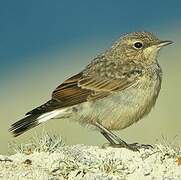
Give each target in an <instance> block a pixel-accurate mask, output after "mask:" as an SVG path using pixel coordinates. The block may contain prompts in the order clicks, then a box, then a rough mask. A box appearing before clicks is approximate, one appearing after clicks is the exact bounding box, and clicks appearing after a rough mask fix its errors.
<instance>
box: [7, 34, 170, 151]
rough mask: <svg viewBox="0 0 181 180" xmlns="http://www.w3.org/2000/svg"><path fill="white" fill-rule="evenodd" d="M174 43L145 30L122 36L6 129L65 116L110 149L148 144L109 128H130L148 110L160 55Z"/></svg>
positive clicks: (157, 87) (159, 72)
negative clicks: (98, 135)
mask: <svg viewBox="0 0 181 180" xmlns="http://www.w3.org/2000/svg"><path fill="white" fill-rule="evenodd" d="M172 43H173V42H172V41H170V40H166V41H162V40H160V39H158V38H157V37H156V36H155V35H154V34H153V33H151V32H147V31H138V32H131V33H128V34H125V35H123V36H121V37H120V38H119V39H118V40H117V41H116V42H114V43H113V44H112V46H111V47H110V48H109V49H106V50H105V51H104V52H103V53H100V54H99V55H97V56H96V57H95V58H93V59H92V61H91V62H90V63H89V64H88V65H87V66H86V67H85V68H84V69H83V70H82V71H81V72H79V73H77V74H75V75H74V76H72V77H70V78H68V79H66V80H65V81H64V82H63V83H62V84H60V85H59V86H58V87H57V88H56V89H55V90H54V91H53V92H52V96H51V99H50V100H49V101H47V102H46V103H44V104H43V105H41V106H38V107H37V108H35V109H33V110H31V111H29V112H27V113H26V115H25V117H24V118H23V119H21V120H19V121H17V122H15V123H14V124H12V125H11V127H10V129H9V131H10V132H12V134H13V136H15V137H16V136H19V135H21V134H23V133H24V132H26V131H27V130H29V129H31V128H33V127H35V126H38V125H39V124H42V123H44V122H46V121H48V120H50V119H68V120H73V121H76V122H79V123H80V124H82V125H85V126H88V127H90V128H92V129H95V130H98V131H99V132H100V133H101V134H102V135H103V136H104V137H105V138H106V139H107V140H108V142H109V143H110V146H112V147H124V148H128V149H130V150H133V151H139V148H140V147H148V146H149V145H148V146H147V145H144V144H139V143H132V144H128V143H126V142H125V141H124V140H122V139H121V138H120V137H119V136H118V135H116V134H115V133H113V132H112V131H118V130H121V129H124V128H127V127H129V126H130V125H132V124H134V123H136V122H137V121H139V120H140V119H142V118H143V117H144V116H146V115H147V114H148V113H149V112H150V111H151V109H152V107H153V106H154V105H155V102H156V99H157V97H158V95H159V92H160V89H161V82H162V69H161V67H160V65H159V63H158V60H157V59H158V54H159V51H160V49H161V48H162V47H164V46H166V45H169V44H172Z"/></svg>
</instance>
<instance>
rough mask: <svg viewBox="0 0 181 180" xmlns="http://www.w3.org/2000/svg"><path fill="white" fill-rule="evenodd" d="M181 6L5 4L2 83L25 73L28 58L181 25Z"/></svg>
mask: <svg viewBox="0 0 181 180" xmlns="http://www.w3.org/2000/svg"><path fill="white" fill-rule="evenodd" d="M180 7H181V1H179V0H175V1H156V0H153V1H144V0H140V1H120V0H114V1H110V0H109V1H108V0H99V1H97V0H91V1H85V0H76V1H73V0H72V1H70V0H52V1H50V0H31V1H25V0H16V1H13V0H1V2H0V64H1V66H0V77H1V78H0V80H3V79H4V78H5V77H6V78H7V77H8V76H7V74H9V76H10V75H11V72H13V71H18V69H21V68H23V65H24V64H26V61H25V60H24V59H25V57H29V56H30V57H31V56H36V55H39V54H43V53H49V52H53V51H54V49H56V48H59V50H60V51H61V50H64V49H66V50H67V51H68V48H69V46H77V45H80V44H81V43H82V41H87V40H89V39H91V38H93V39H95V38H97V39H99V38H103V37H104V39H105V37H107V36H112V37H114V38H117V37H118V36H119V35H121V34H122V33H125V32H129V31H136V30H142V29H146V30H147V29H148V30H149V28H150V27H151V26H152V24H153V25H154V26H164V25H167V24H168V23H169V24H170V23H172V22H177V21H180V19H181V13H180ZM36 61H37V60H36ZM39 61H41V62H39V63H43V59H40V60H39ZM60 61H61V60H60ZM62 61H63V60H62Z"/></svg>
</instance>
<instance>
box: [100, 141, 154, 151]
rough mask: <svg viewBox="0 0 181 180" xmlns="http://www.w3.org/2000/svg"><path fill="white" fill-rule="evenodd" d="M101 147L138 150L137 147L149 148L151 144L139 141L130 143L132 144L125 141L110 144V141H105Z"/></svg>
mask: <svg viewBox="0 0 181 180" xmlns="http://www.w3.org/2000/svg"><path fill="white" fill-rule="evenodd" d="M102 147H103V148H106V147H113V148H127V149H129V150H132V151H138V152H139V151H140V150H139V149H141V148H144V149H150V148H153V146H151V145H149V144H139V143H132V144H127V143H124V144H121V143H120V144H116V143H114V144H112V143H106V144H104V145H103V146H102Z"/></svg>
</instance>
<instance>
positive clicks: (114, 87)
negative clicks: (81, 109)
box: [27, 62, 142, 114]
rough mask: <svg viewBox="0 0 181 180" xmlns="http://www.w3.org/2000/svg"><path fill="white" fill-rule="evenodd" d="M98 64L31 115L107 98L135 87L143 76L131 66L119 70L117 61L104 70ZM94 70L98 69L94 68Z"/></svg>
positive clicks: (55, 93)
mask: <svg viewBox="0 0 181 180" xmlns="http://www.w3.org/2000/svg"><path fill="white" fill-rule="evenodd" d="M98 64H99V63H98ZM98 64H97V65H96V64H94V66H87V68H86V70H85V71H83V72H81V73H79V74H77V75H75V76H73V77H71V78H69V79H67V80H66V81H64V82H63V83H62V84H61V85H60V86H58V87H57V88H56V89H55V90H54V91H53V93H52V100H50V101H48V102H47V103H45V104H44V105H42V106H40V107H38V108H36V109H34V110H32V111H30V112H28V113H27V114H35V113H40V112H41V113H43V112H49V111H52V110H55V109H57V108H64V107H68V106H73V105H76V104H79V103H83V102H86V101H94V100H97V99H100V98H104V97H106V96H108V95H110V94H111V93H114V92H116V91H121V90H124V89H127V88H129V87H130V86H133V85H134V84H136V83H137V82H138V79H139V77H140V76H141V74H142V70H141V68H140V67H138V66H134V67H132V68H129V67H127V66H128V64H127V63H121V64H120V65H119V67H118V66H116V65H115V63H114V62H113V63H108V64H107V65H105V64H104V66H102V67H101V66H100V64H99V65H98ZM113 66H114V69H112V68H113ZM93 67H94V69H91V68H93ZM120 68H121V69H120ZM109 70H111V72H110V71H109ZM117 70H118V71H117ZM118 72H119V73H118Z"/></svg>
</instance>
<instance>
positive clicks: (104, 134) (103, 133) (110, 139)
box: [101, 131, 116, 145]
mask: <svg viewBox="0 0 181 180" xmlns="http://www.w3.org/2000/svg"><path fill="white" fill-rule="evenodd" d="M101 134H102V135H103V136H104V137H105V138H106V139H107V140H108V141H109V142H110V144H112V145H113V144H116V143H115V142H114V139H113V138H112V137H110V136H109V135H108V134H107V133H106V132H105V131H101Z"/></svg>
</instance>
